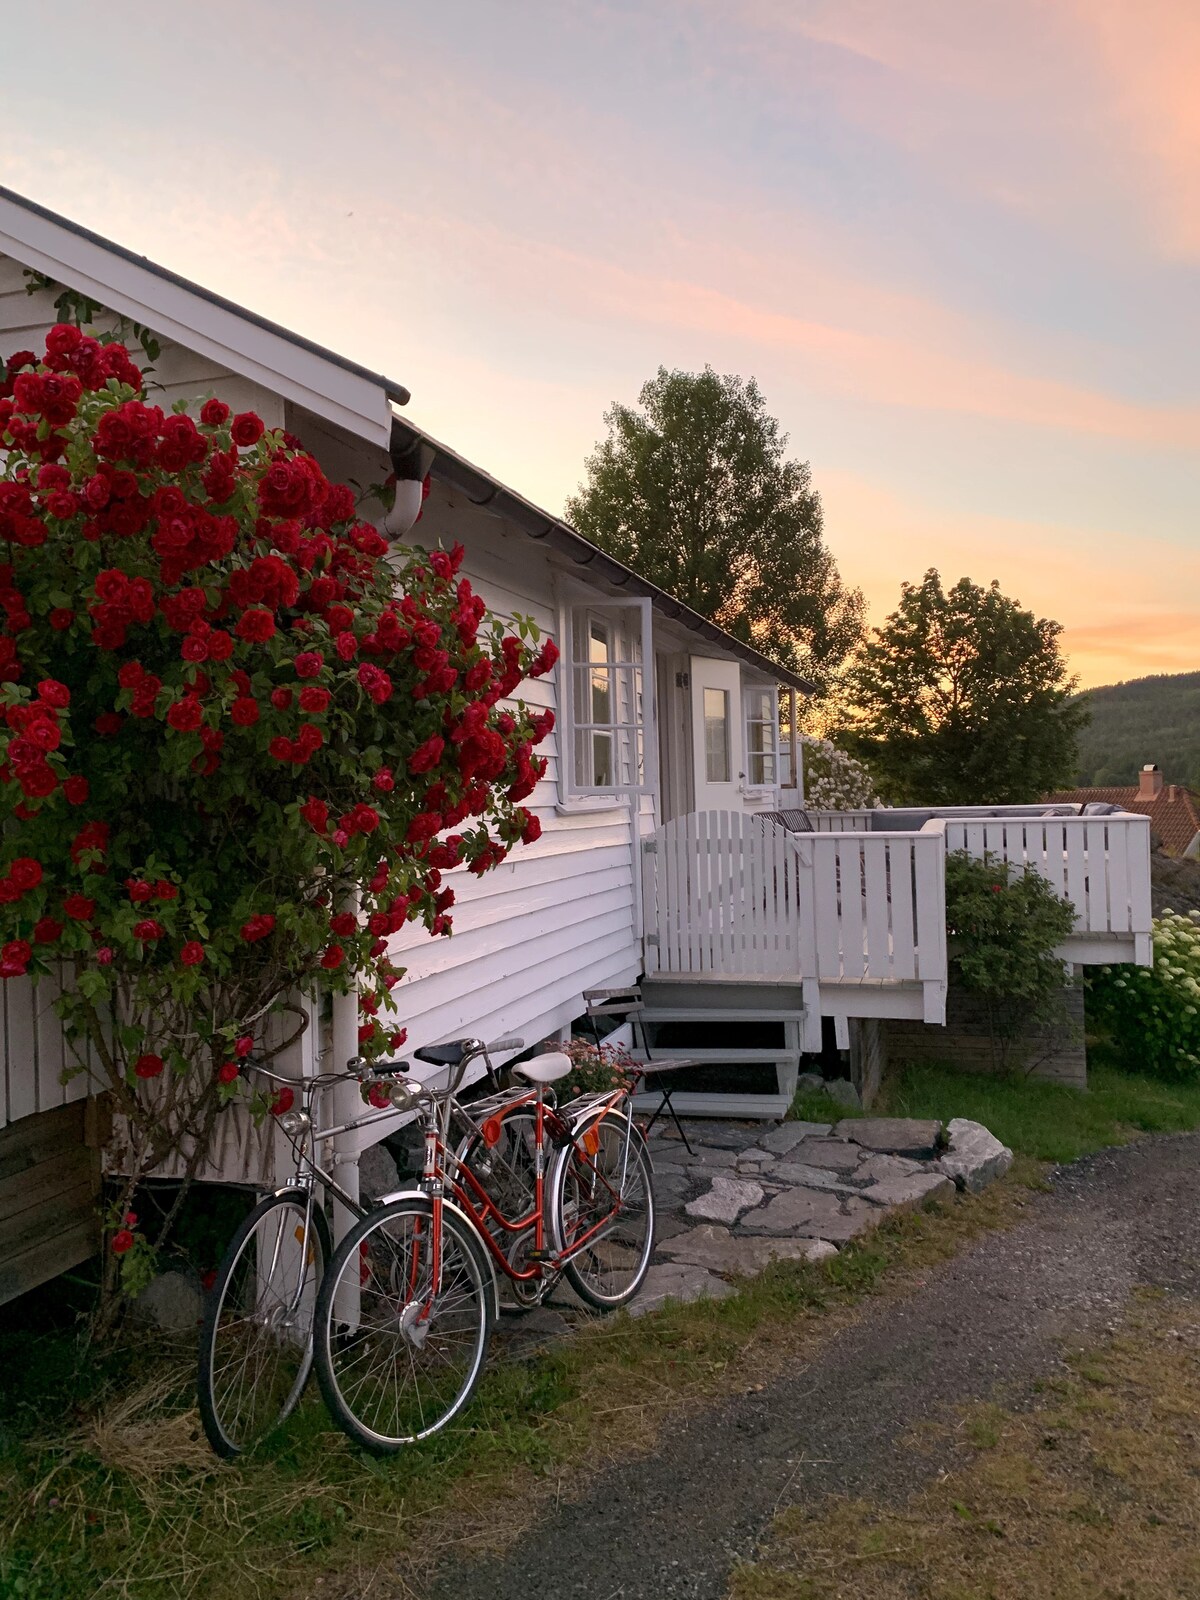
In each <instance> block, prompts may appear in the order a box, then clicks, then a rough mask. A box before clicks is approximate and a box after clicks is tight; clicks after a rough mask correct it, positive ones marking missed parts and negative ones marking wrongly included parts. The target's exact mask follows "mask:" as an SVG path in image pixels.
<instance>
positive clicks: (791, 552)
mask: <svg viewBox="0 0 1200 1600" xmlns="http://www.w3.org/2000/svg"><path fill="white" fill-rule="evenodd" d="M638 404H639V406H640V407H641V409H640V410H635V409H634V408H633V407H631V406H626V405H620V404H617V405H614V406H613V407H612V408H611V409H610V410H609V411H607V412H606V413H605V416H604V420H605V423H606V424H607V426H608V430H609V432H608V438H607V439H605V440H603V441H602V442H601V443H600V444H598V445H597V447H596V449H595V451H594V453H593V454H592V455H591V456H589V457H588V460H587V462H586V470H587V482H586V483H585V484H581V485H580V489H579V493H578V494H577V495H575V496H573V497H572V498H571V499H570V500H568V502H567V516H568V517H569V518H570V520H571V522H572V523H573V524H574V526H575V527H576V528H578V529H579V531H580V532H581V533H582V534H584V535H585V536H586V537H587V538H589V539H591V540H592V541H593V542H594V543H595V544H598V545H599V546H600V547H601V548H602V549H604V550H607V551H609V552H610V553H611V554H612V555H614V556H616V557H617V558H618V560H620V561H623V562H625V563H626V564H627V565H629V566H631V567H633V568H635V569H636V570H637V571H638V572H640V573H642V574H643V575H644V576H645V577H647V578H649V579H650V580H651V581H652V582H653V583H657V584H659V585H660V586H661V587H662V588H664V589H667V590H669V591H670V592H671V593H672V594H674V595H677V596H678V597H679V598H680V599H681V600H683V601H684V602H686V604H687V605H689V606H691V607H692V609H693V610H695V611H699V612H701V613H702V614H703V615H704V616H706V617H711V618H712V619H713V621H714V622H717V623H719V624H720V625H721V627H723V628H725V629H727V630H728V631H729V632H730V633H732V634H733V635H734V636H735V637H736V638H739V639H742V640H743V641H745V642H746V643H747V644H751V645H753V646H754V647H755V649H757V650H761V651H762V652H763V654H764V655H767V656H770V657H771V658H772V660H775V661H779V662H781V663H784V664H785V665H787V666H790V667H792V668H794V669H795V670H798V671H801V672H806V673H808V674H809V675H810V676H812V677H813V678H814V679H815V680H816V681H818V682H824V681H825V680H826V678H827V677H828V675H829V674H830V673H831V672H832V671H833V670H835V669H836V668H837V666H838V665H839V664H840V663H841V662H842V661H843V660H844V659H845V657H846V655H847V654H848V652H849V651H850V650H851V649H852V648H853V647H854V646H855V645H857V644H858V643H859V641H860V640H861V638H862V634H863V600H862V594H861V593H860V591H859V590H857V589H848V588H847V587H846V586H845V584H844V583H843V582H842V579H841V577H840V576H839V574H838V570H837V565H836V563H835V562H834V559H833V556H832V555H831V554H830V552H829V550H828V548H827V547H826V545H825V543H824V540H823V537H822V512H821V500H820V496H819V495H818V494H817V492H816V490H815V489H814V488H813V486H812V477H811V474H810V472H809V468H808V463H807V462H803V461H791V460H788V459H787V458H786V457H785V455H784V452H785V450H786V448H787V442H788V440H787V435H786V434H785V433H781V432H780V428H779V424H778V422H777V421H776V420H775V419H774V417H771V416H769V415H768V414H767V410H766V406H765V404H764V402H763V397H762V395H761V394H760V393H759V389H758V385H757V384H756V383H755V382H754V379H753V378H751V379H749V380H748V381H743V380H742V379H741V378H736V377H720V376H718V375H717V373H715V372H714V371H713V370H712V368H711V367H706V368H705V369H704V371H703V372H668V371H667V370H666V368H665V367H660V368H659V369H658V375H657V376H656V377H654V378H652V379H651V380H650V381H649V382H648V383H646V384H644V385H643V387H642V391H641V393H640V395H639V396H638Z"/></svg>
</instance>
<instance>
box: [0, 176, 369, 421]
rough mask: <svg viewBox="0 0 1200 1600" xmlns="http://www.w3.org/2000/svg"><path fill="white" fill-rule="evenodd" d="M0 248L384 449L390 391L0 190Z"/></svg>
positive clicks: (37, 269) (72, 287)
mask: <svg viewBox="0 0 1200 1600" xmlns="http://www.w3.org/2000/svg"><path fill="white" fill-rule="evenodd" d="M0 251H3V252H4V253H5V254H6V255H10V256H13V257H14V258H15V259H16V260H18V261H20V262H21V263H22V264H23V265H25V266H27V267H32V268H34V270H35V271H37V272H42V273H45V275H46V276H47V277H49V278H53V279H54V280H55V282H59V283H63V284H65V285H66V286H67V287H69V288H71V289H76V290H78V291H79V292H80V293H82V294H85V295H87V296H88V297H89V298H90V299H92V300H96V301H98V302H99V303H100V304H101V305H104V306H107V307H108V309H109V310H111V311H115V312H117V313H119V314H120V315H121V316H125V317H129V318H130V319H131V320H132V321H134V322H139V323H141V324H143V325H144V326H146V327H148V328H150V329H151V330H152V331H153V332H154V333H156V334H159V335H161V336H162V337H163V338H164V339H170V340H172V341H173V342H174V343H176V344H180V345H183V346H184V347H185V348H186V349H191V350H195V351H197V352H198V353H199V354H200V355H204V356H207V357H208V358H209V359H210V360H212V361H215V362H217V363H219V364H220V365H221V366H225V367H228V368H229V370H230V371H231V372H236V373H238V374H239V375H240V376H241V377H244V378H248V379H249V380H250V381H251V382H253V383H257V384H260V385H261V386H262V387H263V388H264V389H269V390H271V391H272V392H273V393H275V394H278V395H282V396H283V398H284V399H286V400H292V401H294V402H296V403H297V404H299V405H302V406H306V407H307V408H308V410H310V411H312V412H315V413H316V415H317V416H320V417H324V418H326V419H327V420H328V421H329V422H336V423H338V424H339V425H340V426H341V427H343V428H346V429H348V430H349V431H350V432H351V433H353V434H355V435H356V436H357V437H359V438H361V439H366V440H369V441H370V443H372V444H375V445H380V446H382V447H383V448H384V449H386V448H387V446H388V444H389V442H390V440H391V429H392V423H391V418H392V413H391V407H390V405H389V403H388V397H387V391H386V390H385V389H384V388H383V386H382V385H381V384H377V383H372V382H371V381H370V380H369V379H368V378H365V377H361V376H359V375H358V374H357V373H353V372H347V371H346V370H345V369H344V368H342V367H339V366H337V365H335V364H334V363H332V362H328V361H323V360H322V359H321V357H320V356H318V355H316V354H314V353H313V352H311V351H308V350H304V349H301V348H299V347H298V346H297V345H294V344H292V343H291V342H290V341H289V340H287V339H284V338H281V337H280V336H279V335H277V334H274V333H271V332H270V331H269V330H268V329H266V328H262V327H259V326H258V325H257V324H255V323H253V322H249V321H247V320H246V319H245V318H243V317H239V316H238V315H237V314H236V312H234V311H230V310H227V309H225V307H223V306H218V305H213V304H212V303H211V302H210V301H208V300H205V299H202V298H201V297H200V296H198V295H194V294H192V293H190V292H189V291H188V290H187V289H185V288H184V287H183V286H182V285H180V284H177V283H172V282H171V281H170V280H168V279H165V278H162V277H160V276H159V275H158V274H157V273H155V272H152V271H150V270H148V269H147V268H145V267H140V266H138V265H137V264H136V263H135V262H132V261H127V260H126V259H125V258H124V257H123V256H119V255H115V254H113V253H112V252H111V251H108V250H105V249H104V247H103V246H102V245H100V244H97V243H96V242H94V241H93V240H91V239H88V238H84V237H81V236H80V235H79V234H77V233H74V232H73V231H72V230H71V229H69V228H64V227H60V226H59V225H57V224H56V223H54V222H51V221H50V220H49V219H48V218H46V217H43V216H39V215H38V214H36V213H35V212H31V211H27V210H25V208H24V207H22V206H17V205H14V204H13V203H12V201H10V200H7V199H6V198H5V197H4V196H3V195H0Z"/></svg>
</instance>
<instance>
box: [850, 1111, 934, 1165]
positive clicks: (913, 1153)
mask: <svg viewBox="0 0 1200 1600" xmlns="http://www.w3.org/2000/svg"><path fill="white" fill-rule="evenodd" d="M941 1131H942V1125H941V1123H940V1122H927V1121H923V1120H921V1119H918V1118H916V1117H848V1118H846V1120H845V1121H844V1122H839V1123H838V1125H837V1127H836V1129H835V1130H834V1132H835V1133H836V1135H837V1137H838V1138H839V1139H850V1140H852V1141H853V1142H854V1143H855V1144H857V1145H861V1147H862V1148H863V1149H864V1150H874V1151H877V1152H878V1153H879V1154H880V1155H886V1156H909V1157H910V1158H911V1159H912V1160H914V1161H931V1160H932V1159H933V1157H934V1156H936V1155H937V1154H938V1140H939V1137H940V1135H941Z"/></svg>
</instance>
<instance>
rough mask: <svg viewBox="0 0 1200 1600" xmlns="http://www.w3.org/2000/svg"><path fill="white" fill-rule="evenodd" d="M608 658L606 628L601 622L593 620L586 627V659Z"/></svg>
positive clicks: (604, 659)
mask: <svg viewBox="0 0 1200 1600" xmlns="http://www.w3.org/2000/svg"><path fill="white" fill-rule="evenodd" d="M608 659H609V644H608V629H607V628H606V627H605V626H604V624H603V623H602V622H593V623H592V625H591V627H590V628H589V629H588V660H589V661H607V660H608Z"/></svg>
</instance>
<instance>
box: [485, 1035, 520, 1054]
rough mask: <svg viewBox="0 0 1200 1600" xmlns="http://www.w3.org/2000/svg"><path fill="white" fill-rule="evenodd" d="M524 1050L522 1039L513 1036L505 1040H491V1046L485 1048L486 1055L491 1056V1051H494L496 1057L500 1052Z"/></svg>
mask: <svg viewBox="0 0 1200 1600" xmlns="http://www.w3.org/2000/svg"><path fill="white" fill-rule="evenodd" d="M524 1048H525V1041H524V1039H519V1038H517V1036H516V1035H515V1034H513V1035H512V1036H511V1037H509V1038H505V1039H493V1040H492V1042H491V1044H489V1045H487V1046H486V1049H487V1053H488V1054H489V1055H491V1054H492V1052H493V1051H495V1052H496V1054H497V1055H498V1054H499V1053H500V1051H501V1050H524Z"/></svg>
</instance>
